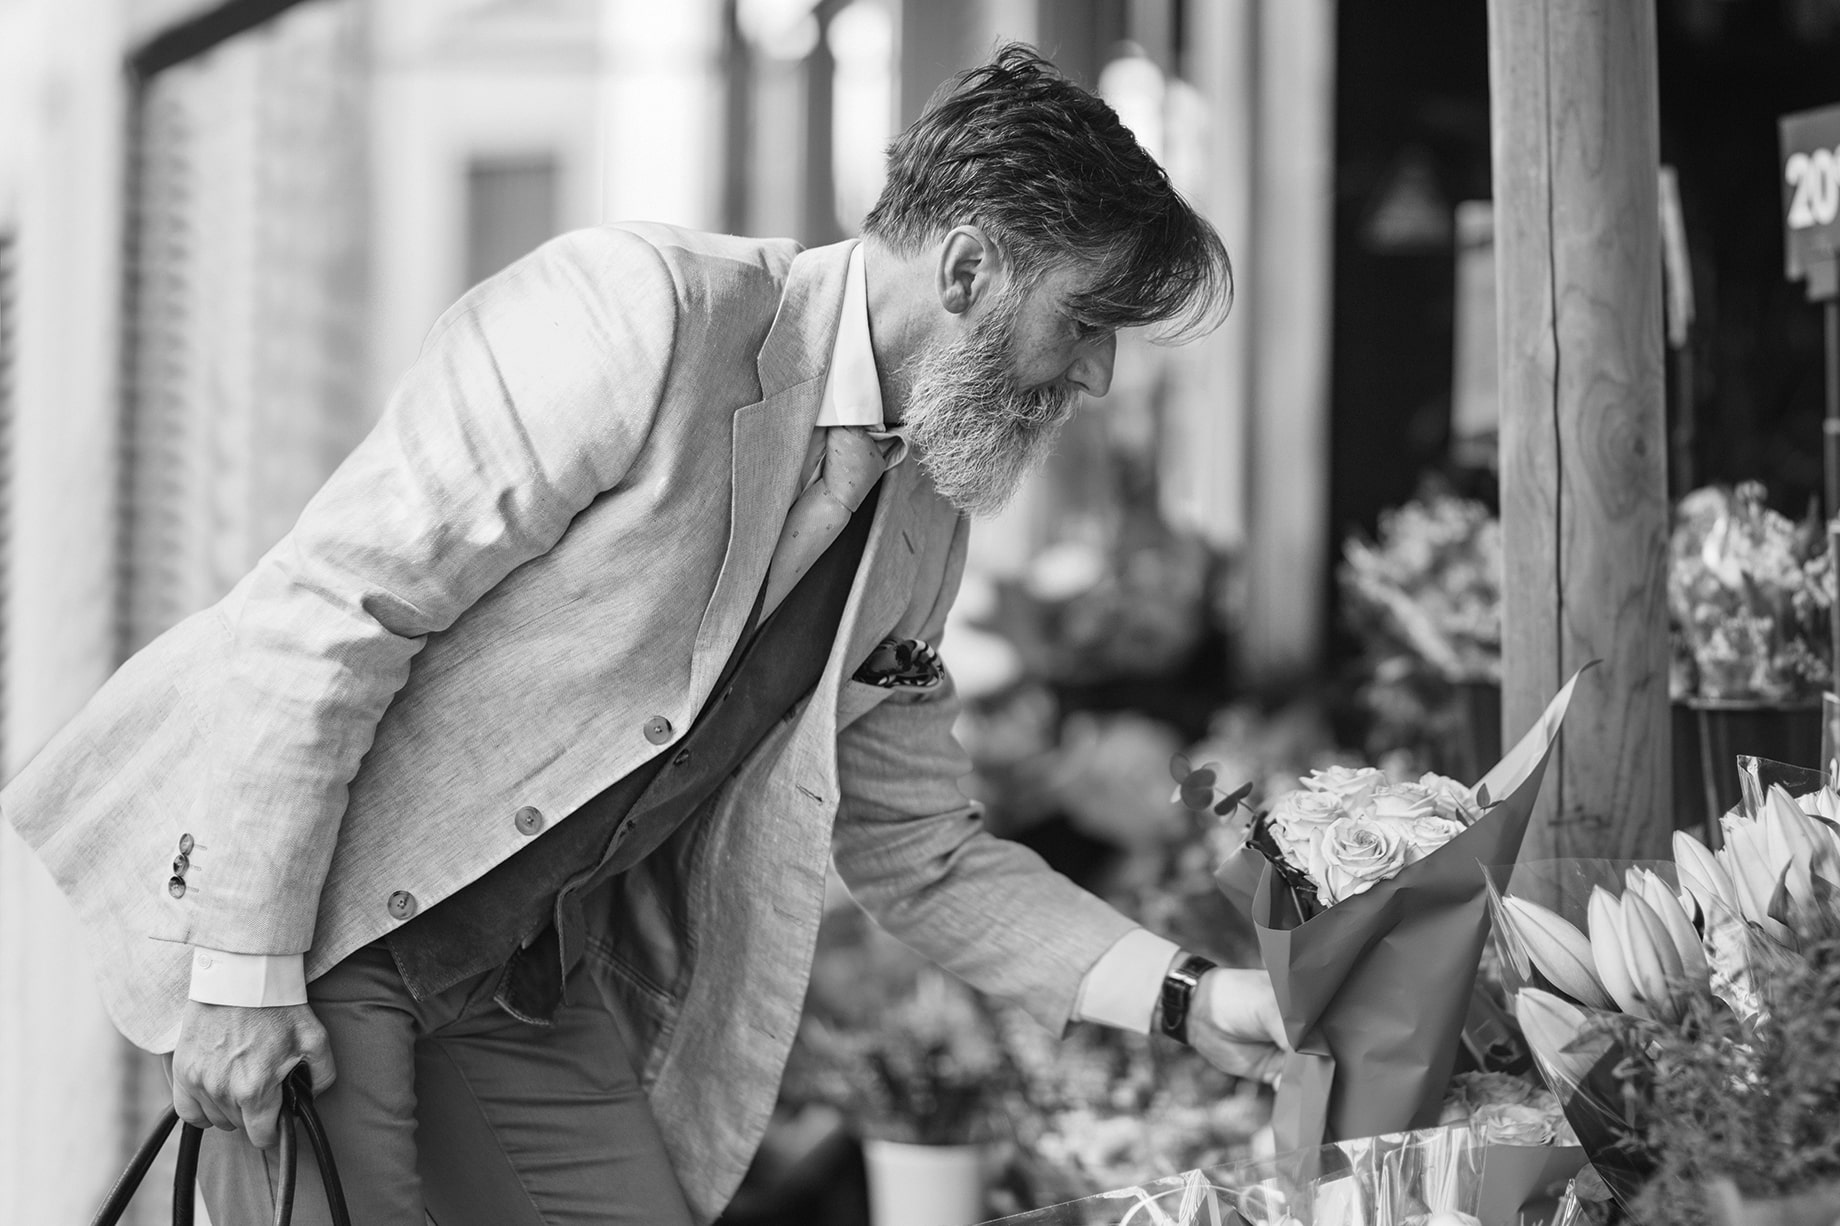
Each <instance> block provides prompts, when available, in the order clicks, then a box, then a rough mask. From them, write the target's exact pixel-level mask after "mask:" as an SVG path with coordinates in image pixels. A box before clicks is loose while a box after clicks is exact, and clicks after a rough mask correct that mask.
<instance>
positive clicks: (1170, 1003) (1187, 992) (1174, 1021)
mask: <svg viewBox="0 0 1840 1226" xmlns="http://www.w3.org/2000/svg"><path fill="white" fill-rule="evenodd" d="M1216 965H1218V964H1217V963H1215V962H1212V961H1210V960H1209V959H1207V958H1203V957H1202V956H1201V955H1200V954H1190V953H1185V954H1182V955H1181V956H1180V957H1178V958H1177V959H1176V960H1175V962H1174V963H1173V964H1171V966H1170V968H1169V971H1168V973H1167V974H1165V975H1164V976H1163V989H1162V992H1161V994H1160V995H1159V996H1158V997H1157V1010H1156V1017H1157V1023H1156V1024H1157V1030H1158V1031H1160V1032H1161V1033H1162V1034H1164V1035H1166V1036H1168V1037H1169V1038H1172V1039H1174V1040H1175V1041H1176V1042H1178V1043H1182V1044H1187V1043H1188V1014H1189V1010H1190V1009H1191V1008H1192V1007H1193V1005H1194V1001H1195V989H1196V988H1198V987H1200V986H1201V977H1202V976H1203V975H1205V974H1207V973H1208V972H1209V971H1211V970H1213V969H1214V968H1215V966H1216Z"/></svg>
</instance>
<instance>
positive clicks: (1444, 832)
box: [1405, 813, 1468, 863]
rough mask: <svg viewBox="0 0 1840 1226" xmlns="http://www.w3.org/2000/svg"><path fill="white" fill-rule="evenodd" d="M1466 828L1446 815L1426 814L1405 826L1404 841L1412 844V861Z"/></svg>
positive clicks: (1419, 858) (1422, 856)
mask: <svg viewBox="0 0 1840 1226" xmlns="http://www.w3.org/2000/svg"><path fill="white" fill-rule="evenodd" d="M1466 829H1468V827H1467V826H1465V825H1464V824H1463V823H1462V822H1453V821H1451V820H1450V819H1449V818H1447V817H1439V816H1438V815H1437V814H1435V813H1432V814H1427V815H1426V816H1424V817H1421V818H1417V819H1415V820H1414V821H1411V822H1409V823H1407V824H1406V826H1405V836H1406V841H1407V842H1408V843H1410V844H1412V850H1413V853H1414V854H1413V856H1412V861H1413V863H1417V862H1418V861H1420V860H1422V859H1424V858H1425V857H1426V856H1428V855H1430V854H1431V853H1432V852H1434V851H1436V850H1437V849H1438V848H1440V847H1442V846H1443V845H1444V844H1446V843H1448V842H1450V840H1452V839H1454V838H1456V837H1457V836H1458V835H1459V834H1462V833H1463V832H1464V831H1465V830H1466Z"/></svg>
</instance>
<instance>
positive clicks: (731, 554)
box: [690, 241, 879, 700]
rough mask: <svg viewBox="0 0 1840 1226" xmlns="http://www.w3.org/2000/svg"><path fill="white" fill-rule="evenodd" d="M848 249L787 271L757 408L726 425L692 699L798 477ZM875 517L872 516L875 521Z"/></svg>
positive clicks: (712, 668)
mask: <svg viewBox="0 0 1840 1226" xmlns="http://www.w3.org/2000/svg"><path fill="white" fill-rule="evenodd" d="M853 246H855V243H854V242H853V241H852V242H843V243H836V244H833V245H832V246H829V247H817V248H813V249H812V250H810V251H803V252H800V253H799V254H798V256H796V257H795V258H794V259H793V261H792V266H791V268H789V269H788V270H787V274H786V287H785V289H784V291H783V292H782V293H781V295H780V302H779V311H778V313H777V314H775V315H774V317H773V326H772V327H771V328H770V329H769V330H768V332H767V339H766V341H765V342H764V343H763V344H762V345H761V347H760V357H759V361H758V366H759V372H760V390H761V399H760V401H759V402H758V403H756V404H751V405H748V406H746V407H745V408H742V409H740V410H738V411H737V412H736V413H735V416H734V422H733V426H732V430H733V437H732V450H731V452H730V481H731V485H730V491H729V518H728V548H727V550H726V551H725V552H724V554H723V558H722V570H721V573H720V574H719V575H718V576H717V578H716V587H715V591H714V593H713V594H712V595H711V596H710V598H709V604H708V605H707V606H706V607H705V608H704V610H703V620H702V622H701V624H700V625H699V626H698V629H697V636H696V649H695V654H694V656H693V659H692V663H691V668H690V689H691V692H692V693H693V694H696V695H698V697H699V700H700V698H701V697H702V696H704V695H705V694H706V693H707V691H708V688H709V687H710V686H711V685H713V684H714V682H715V676H716V674H717V673H718V672H720V671H721V668H722V665H723V663H724V662H725V661H726V660H727V659H728V654H729V651H730V650H731V649H732V648H733V646H734V643H735V641H736V640H737V639H738V638H740V637H741V630H742V626H743V624H744V623H745V622H746V621H747V615H748V610H749V609H751V608H752V607H753V602H754V597H755V596H756V595H757V594H758V593H759V591H760V586H761V584H762V583H763V582H765V580H766V573H767V563H768V562H769V561H771V560H772V557H773V547H774V545H775V544H776V543H778V541H779V534H780V529H781V527H782V526H783V525H784V523H785V519H786V511H787V509H788V508H789V507H790V506H791V505H792V500H793V497H794V496H795V495H796V494H797V492H798V491H797V488H796V484H797V481H798V476H799V469H800V467H801V465H802V464H803V462H804V459H805V449H806V446H807V444H808V443H810V441H811V432H812V430H813V428H814V427H815V425H816V423H817V420H818V405H819V401H820V399H821V397H822V396H823V393H824V376H825V373H826V371H827V370H828V369H829V367H830V360H831V351H832V350H833V349H834V348H835V346H836V340H837V319H838V313H839V311H840V310H841V308H842V306H843V287H844V274H845V273H846V272H847V270H848V268H849V260H850V249H851V248H852V247H853ZM878 518H879V512H878Z"/></svg>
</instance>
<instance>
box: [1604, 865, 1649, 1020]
mask: <svg viewBox="0 0 1840 1226" xmlns="http://www.w3.org/2000/svg"><path fill="white" fill-rule="evenodd" d="M1587 921H1588V923H1589V924H1590V927H1591V965H1593V966H1595V967H1596V968H1597V981H1598V982H1599V983H1601V984H1603V985H1604V991H1606V992H1608V993H1609V994H1610V999H1611V1000H1613V1001H1615V1002H1616V1007H1617V1008H1619V1009H1621V1010H1622V1011H1623V1012H1624V1013H1627V1014H1630V1015H1631V1016H1634V1017H1642V1018H1649V1017H1653V1016H1654V1014H1653V1013H1652V1012H1651V1011H1650V1010H1649V1008H1648V1004H1647V1002H1645V1001H1644V1000H1643V998H1642V994H1641V993H1640V992H1638V991H1637V990H1636V985H1635V981H1634V979H1633V978H1632V976H1631V974H1630V970H1629V955H1628V954H1627V952H1625V950H1624V948H1623V946H1624V938H1623V932H1622V928H1623V908H1622V905H1621V904H1620V903H1619V902H1618V901H1617V900H1616V898H1615V897H1614V896H1613V895H1612V894H1611V893H1610V892H1609V891H1608V890H1606V889H1604V888H1603V887H1602V886H1598V887H1597V888H1595V889H1593V890H1592V891H1591V902H1590V904H1589V911H1588V915H1587Z"/></svg>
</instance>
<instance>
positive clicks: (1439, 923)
mask: <svg viewBox="0 0 1840 1226" xmlns="http://www.w3.org/2000/svg"><path fill="white" fill-rule="evenodd" d="M1576 684H1577V679H1576V678H1573V680H1572V681H1569V682H1567V683H1566V685H1565V686H1564V687H1563V688H1562V689H1561V690H1560V692H1559V693H1558V695H1557V696H1555V697H1554V699H1553V700H1552V702H1551V703H1550V704H1549V705H1548V707H1547V709H1546V712H1545V713H1544V714H1543V715H1542V717H1541V718H1540V720H1539V722H1538V723H1537V724H1536V725H1535V726H1534V727H1533V728H1532V729H1531V730H1529V732H1528V733H1527V735H1526V736H1525V737H1524V738H1523V739H1522V740H1521V742H1520V743H1519V744H1518V745H1516V746H1515V748H1514V749H1513V750H1512V751H1511V752H1510V753H1509V754H1508V755H1507V757H1505V758H1504V759H1503V760H1502V761H1501V762H1500V763H1498V764H1497V765H1496V767H1495V769H1494V770H1492V771H1491V772H1490V773H1489V774H1488V776H1487V777H1485V778H1484V779H1483V781H1482V782H1481V783H1479V784H1478V785H1477V786H1476V787H1475V788H1474V789H1463V788H1461V787H1458V786H1455V785H1453V784H1450V783H1448V782H1447V781H1444V780H1441V779H1437V778H1431V779H1428V780H1425V779H1421V780H1420V781H1418V782H1415V783H1403V784H1401V783H1390V782H1388V781H1386V778H1385V776H1383V775H1381V774H1380V773H1379V772H1377V771H1364V770H1357V769H1344V770H1333V771H1326V772H1319V773H1317V774H1314V775H1312V777H1311V778H1310V779H1309V780H1306V781H1305V785H1304V787H1303V788H1301V789H1300V794H1298V793H1293V794H1292V798H1290V799H1286V798H1284V797H1280V798H1279V800H1278V802H1277V803H1276V804H1274V805H1273V806H1272V807H1271V808H1270V809H1268V810H1267V811H1266V812H1264V813H1262V814H1257V815H1255V816H1254V817H1253V818H1252V819H1251V821H1250V822H1249V823H1248V824H1247V834H1246V839H1245V846H1244V847H1243V848H1242V849H1241V850H1240V851H1239V852H1237V853H1236V854H1235V855H1233V856H1231V857H1229V858H1228V860H1227V861H1226V863H1225V864H1224V865H1223V866H1222V867H1221V870H1220V873H1219V877H1218V879H1219V881H1220V884H1221V888H1222V889H1223V890H1225V891H1226V892H1227V894H1228V895H1229V896H1230V897H1232V898H1233V899H1234V900H1235V901H1236V903H1238V904H1239V905H1240V906H1241V907H1242V908H1244V909H1245V910H1246V911H1247V913H1248V914H1250V915H1251V917H1252V919H1253V924H1254V928H1255V931H1256V933H1257V937H1258V942H1259V947H1260V951H1261V953H1262V955H1263V959H1264V963H1265V967H1266V969H1267V971H1269V972H1270V974H1271V976H1272V981H1273V984H1274V986H1275V987H1276V990H1277V994H1278V1002H1279V1005H1280V1008H1281V1009H1282V1010H1283V1013H1284V1021H1285V1030H1286V1035H1287V1038H1288V1039H1289V1041H1290V1043H1291V1044H1292V1046H1293V1047H1294V1048H1295V1051H1294V1053H1293V1054H1291V1055H1290V1056H1289V1057H1288V1058H1287V1060H1286V1064H1285V1068H1284V1073H1283V1077H1282V1079H1281V1081H1280V1083H1279V1087H1278V1092H1277V1099H1276V1102H1275V1105H1274V1117H1273V1127H1274V1130H1275V1132H1276V1135H1277V1140H1278V1145H1279V1147H1280V1148H1282V1149H1302V1148H1311V1147H1314V1146H1315V1145H1318V1144H1320V1143H1322V1142H1323V1141H1325V1140H1329V1141H1334V1140H1340V1139H1345V1138H1350V1137H1362V1136H1374V1135H1380V1134H1384V1133H1390V1132H1397V1131H1401V1130H1403V1129H1409V1128H1423V1127H1428V1126H1430V1125H1433V1124H1435V1123H1436V1122H1437V1119H1438V1116H1439V1113H1440V1111H1441V1108H1442V1105H1443V1099H1444V1088H1445V1085H1446V1084H1447V1083H1448V1081H1449V1079H1450V1075H1451V1072H1452V1070H1453V1068H1454V1065H1455V1059H1456V1053H1457V1050H1458V1046H1459V1042H1460V1038H1461V1035H1462V1031H1463V1026H1464V1022H1465V1020H1466V1018H1467V1016H1468V1012H1469V1006H1470V999H1471V992H1472V988H1473V986H1474V983H1475V977H1476V970H1477V966H1478V963H1479V960H1480V956H1481V953H1482V948H1483V943H1484V932H1485V927H1486V915H1485V911H1484V906H1485V904H1484V901H1483V892H1484V881H1483V879H1482V877H1481V875H1480V874H1479V873H1478V871H1477V865H1478V864H1479V863H1480V864H1504V863H1511V862H1512V861H1513V860H1514V858H1515V856H1516V854H1517V853H1518V851H1519V848H1520V842H1521V837H1522V835H1523V834H1524V833H1525V830H1526V826H1527V821H1528V818H1529V816H1530V815H1531V813H1532V809H1533V802H1534V799H1535V797H1536V796H1537V794H1538V790H1539V785H1540V779H1541V776H1542V774H1543V773H1544V770H1545V765H1546V761H1547V758H1548V756H1549V754H1550V752H1551V747H1552V742H1553V738H1554V737H1555V736H1556V735H1557V733H1558V728H1559V724H1560V721H1561V720H1562V719H1563V718H1564V715H1565V710H1566V707H1567V704H1568V703H1569V702H1570V700H1571V696H1572V691H1573V688H1574V687H1575V685H1576ZM1197 774H1198V775H1199V776H1200V777H1191V778H1190V779H1189V780H1188V781H1186V782H1185V783H1184V785H1183V786H1182V788H1181V789H1180V791H1181V793H1182V795H1183V798H1184V800H1185V801H1186V802H1187V803H1189V804H1190V805H1191V806H1192V807H1200V806H1202V805H1208V806H1211V807H1212V808H1213V809H1214V810H1215V811H1217V812H1221V813H1223V814H1227V813H1231V812H1232V811H1233V810H1234V809H1235V807H1236V806H1238V805H1239V803H1240V802H1241V800H1242V799H1243V797H1244V794H1245V790H1244V789H1241V790H1240V791H1238V792H1234V793H1232V794H1225V795H1222V794H1221V793H1220V789H1219V788H1218V785H1217V783H1216V781H1215V780H1214V779H1212V778H1208V777H1207V774H1208V772H1206V771H1205V768H1204V770H1203V771H1202V772H1198V773H1197Z"/></svg>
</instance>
